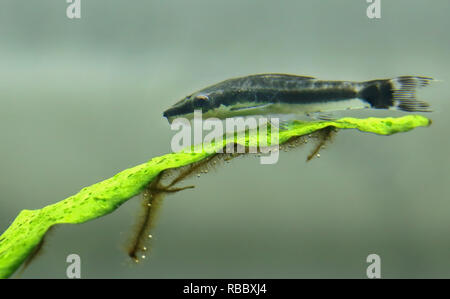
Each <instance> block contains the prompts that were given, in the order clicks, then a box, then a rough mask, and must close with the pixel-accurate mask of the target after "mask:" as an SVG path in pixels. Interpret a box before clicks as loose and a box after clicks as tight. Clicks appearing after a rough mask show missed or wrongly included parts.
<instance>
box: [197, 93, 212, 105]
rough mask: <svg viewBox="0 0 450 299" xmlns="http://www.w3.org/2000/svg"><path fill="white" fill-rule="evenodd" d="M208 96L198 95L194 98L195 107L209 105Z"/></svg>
mask: <svg viewBox="0 0 450 299" xmlns="http://www.w3.org/2000/svg"><path fill="white" fill-rule="evenodd" d="M208 100H209V98H208V96H206V95H197V96H195V97H194V106H195V107H203V106H205V105H206V104H207V103H208Z"/></svg>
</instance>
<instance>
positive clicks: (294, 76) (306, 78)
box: [252, 73, 316, 80]
mask: <svg viewBox="0 0 450 299" xmlns="http://www.w3.org/2000/svg"><path fill="white" fill-rule="evenodd" d="M252 76H255V77H266V76H267V77H292V78H296V79H301V80H313V79H316V78H315V77H311V76H299V75H293V74H282V73H268V74H259V75H252Z"/></svg>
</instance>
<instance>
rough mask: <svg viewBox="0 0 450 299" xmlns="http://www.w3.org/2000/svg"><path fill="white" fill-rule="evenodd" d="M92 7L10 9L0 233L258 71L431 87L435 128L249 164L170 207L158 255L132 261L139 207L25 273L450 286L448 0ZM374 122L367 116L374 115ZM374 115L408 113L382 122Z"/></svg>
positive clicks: (223, 170) (0, 85)
mask: <svg viewBox="0 0 450 299" xmlns="http://www.w3.org/2000/svg"><path fill="white" fill-rule="evenodd" d="M432 2H433V3H432V4H431V3H430V1H423V0H421V1H419V0H417V1H412V0H397V1H382V17H381V19H379V20H370V19H368V18H367V16H366V8H367V5H368V4H367V3H366V1H363V0H360V1H355V0H345V1H335V0H322V1H315V0H303V1H298V0H296V1H266V0H258V1H257V0H252V1H250V0H239V1H238V0H227V1H210V0H204V1H182V0H179V1H170V0H169V1H168V0H164V1H162V0H161V1H148V0H145V1H144V0H136V1H118V0H108V1H106V0H96V1H87V0H81V5H82V18H81V19H80V20H70V19H68V18H67V17H66V12H65V11H66V7H67V5H68V4H67V3H66V2H65V1H54V0H41V1H24V0H2V1H1V3H0V231H4V230H5V229H6V228H7V227H8V225H9V224H10V223H11V221H12V220H13V219H14V218H15V217H16V215H17V214H18V213H19V211H20V210H22V209H37V208H41V207H43V206H45V205H47V204H51V203H54V202H57V201H59V200H62V199H64V198H66V197H68V196H70V195H72V194H74V193H76V192H77V191H78V190H80V189H81V188H83V187H85V186H88V185H91V184H93V183H96V182H98V181H100V180H103V179H106V178H108V177H110V176H112V175H114V174H115V173H117V172H118V171H120V170H123V169H125V168H128V167H131V166H134V165H137V164H140V163H142V162H144V161H146V160H148V159H150V158H152V157H154V156H157V155H161V154H164V153H167V152H169V151H170V140H171V137H172V136H173V134H174V133H173V132H172V131H171V130H170V127H169V125H168V123H167V121H166V120H165V119H163V118H162V111H163V110H164V109H165V108H167V107H168V106H170V105H171V104H173V103H174V102H176V101H178V100H179V99H181V98H182V97H184V96H186V95H187V94H189V93H191V92H193V91H196V90H198V89H200V88H203V87H205V86H207V85H209V84H213V83H216V82H218V81H221V80H224V79H227V78H230V77H234V76H241V75H247V74H254V73H263V72H281V73H294V74H300V75H310V76H316V77H318V78H321V79H331V80H370V79H375V78H385V77H386V78H389V77H393V76H398V75H425V76H433V77H434V78H437V79H440V80H442V82H438V83H436V84H434V85H433V86H432V87H429V88H427V89H424V90H423V92H421V98H423V99H425V100H427V101H428V102H430V103H431V104H432V106H433V108H434V111H435V112H433V113H431V114H426V115H427V116H429V117H431V118H432V119H433V125H432V126H431V127H429V128H426V129H425V128H419V129H416V130H414V131H412V132H409V133H405V134H399V135H394V136H390V137H381V136H375V135H371V134H362V133H359V132H356V131H342V132H340V133H339V134H338V135H337V138H336V139H335V141H334V143H333V144H332V145H331V146H329V147H327V149H325V150H324V151H323V152H322V155H321V158H320V159H316V160H313V161H312V162H310V163H306V162H305V158H306V155H307V154H308V153H309V148H308V147H306V148H303V149H298V150H295V151H291V152H288V153H282V154H281V156H280V160H279V162H278V163H277V164H275V165H260V164H259V160H258V159H256V158H239V159H237V160H235V161H233V162H232V163H231V164H227V165H225V166H224V167H220V168H219V169H218V170H217V171H214V172H212V173H211V172H210V173H209V174H208V175H203V176H202V177H201V178H199V179H197V178H196V179H194V180H193V182H194V183H195V185H196V186H197V188H196V189H194V190H187V191H184V192H181V193H178V194H175V195H173V196H169V197H167V198H166V200H165V202H164V207H163V209H162V211H161V214H160V219H159V222H158V225H157V228H156V230H155V232H154V233H153V235H154V240H155V242H154V246H153V253H152V255H151V256H150V258H149V259H148V260H146V261H145V262H144V263H142V264H140V265H133V263H132V262H131V261H129V259H128V258H127V255H126V253H125V250H124V248H125V247H126V241H127V239H128V238H129V233H130V232H131V230H132V227H133V224H134V223H135V221H136V216H137V215H138V211H139V199H138V198H133V199H132V200H130V201H129V202H127V203H126V204H124V205H123V206H122V207H120V208H119V209H118V210H117V211H116V212H114V213H112V214H110V215H108V216H106V217H103V218H100V219H97V220H94V221H91V222H89V223H85V224H80V225H65V226H59V227H58V228H57V229H55V231H54V232H53V233H51V234H50V235H49V238H48V239H47V243H46V244H45V246H44V250H43V252H42V255H41V256H40V257H39V258H38V259H37V260H36V261H35V262H34V263H33V264H31V266H30V267H29V268H28V269H27V270H26V271H25V272H24V273H23V275H22V276H21V277H24V278H32V277H36V278H37V277H39V278H47V277H58V278H64V277H65V272H66V266H67V264H66V262H65V259H66V256H67V255H68V254H70V253H77V254H79V255H80V256H81V261H82V277H84V278H97V277H114V278H119V277H124V278H125V277H127V278H128V277H130V278H131V277H141V278H226V277H228V278H315V277H326V278H337V277H355V278H363V277H366V267H367V266H368V264H367V263H366V257H367V256H368V255H369V254H371V253H376V254H378V255H380V257H381V270H382V277H385V278H399V277H426V278H430V277H447V278H448V277H450V198H449V194H450V193H449V191H450V184H449V174H450V171H449V166H450V163H449V161H450V159H449V156H448V153H449V152H450V142H449V137H448V128H449V126H450V120H449V117H448V114H449V113H448V110H449V108H450V105H449V100H450V88H449V87H448V84H449V82H450V70H449V69H450V39H449V33H448V30H449V27H450V26H449V25H450V20H449V18H448V14H449V12H450V2H449V1H448V0H434V1H432ZM363 114H364V113H363ZM364 115H365V116H367V115H375V116H384V115H395V116H398V115H403V113H400V112H392V111H391V112H390V111H388V112H386V111H370V112H365V114H364Z"/></svg>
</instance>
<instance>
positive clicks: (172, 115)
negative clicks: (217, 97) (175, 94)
mask: <svg viewBox="0 0 450 299" xmlns="http://www.w3.org/2000/svg"><path fill="white" fill-rule="evenodd" d="M213 108H214V104H213V102H212V98H211V95H210V94H208V93H206V92H197V93H194V94H191V95H189V96H187V97H185V98H183V99H182V100H180V101H178V102H177V103H175V104H174V105H172V106H171V107H170V108H169V109H167V110H166V111H164V113H163V116H164V117H165V118H167V120H168V121H169V123H172V122H173V120H174V119H176V118H186V119H188V120H191V119H193V118H194V111H195V110H200V111H202V113H206V112H207V111H209V110H211V109H213Z"/></svg>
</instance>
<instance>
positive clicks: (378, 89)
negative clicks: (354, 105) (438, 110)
mask: <svg viewBox="0 0 450 299" xmlns="http://www.w3.org/2000/svg"><path fill="white" fill-rule="evenodd" d="M432 81H433V79H432V78H429V77H418V76H401V77H396V78H393V79H387V80H372V81H366V82H363V86H362V88H361V90H360V91H359V94H358V97H359V98H360V99H362V100H364V101H366V102H368V103H369V104H370V105H371V107H372V108H376V109H397V110H402V111H408V112H431V107H430V105H429V104H428V103H426V102H424V101H420V100H418V99H417V98H416V92H417V89H419V88H422V87H425V86H428V85H430V83H431V82H432Z"/></svg>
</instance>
